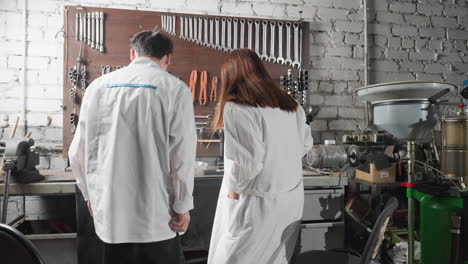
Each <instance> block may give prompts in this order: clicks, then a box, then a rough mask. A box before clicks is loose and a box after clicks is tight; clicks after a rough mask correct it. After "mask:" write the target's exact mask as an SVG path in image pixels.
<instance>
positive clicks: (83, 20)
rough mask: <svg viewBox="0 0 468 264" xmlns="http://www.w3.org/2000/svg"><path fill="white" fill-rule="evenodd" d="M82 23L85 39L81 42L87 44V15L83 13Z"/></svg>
mask: <svg viewBox="0 0 468 264" xmlns="http://www.w3.org/2000/svg"><path fill="white" fill-rule="evenodd" d="M81 23H83V37H82V40H81V41H83V42H86V40H87V39H88V32H87V31H86V29H87V28H88V27H87V25H86V13H83V14H82V15H81Z"/></svg>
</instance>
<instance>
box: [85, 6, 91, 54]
mask: <svg viewBox="0 0 468 264" xmlns="http://www.w3.org/2000/svg"><path fill="white" fill-rule="evenodd" d="M86 19H87V23H86V25H87V27H88V30H87V32H88V33H87V37H88V39H87V41H88V46H91V13H86Z"/></svg>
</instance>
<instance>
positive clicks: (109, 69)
mask: <svg viewBox="0 0 468 264" xmlns="http://www.w3.org/2000/svg"><path fill="white" fill-rule="evenodd" d="M110 72H111V66H110V65H106V73H110Z"/></svg>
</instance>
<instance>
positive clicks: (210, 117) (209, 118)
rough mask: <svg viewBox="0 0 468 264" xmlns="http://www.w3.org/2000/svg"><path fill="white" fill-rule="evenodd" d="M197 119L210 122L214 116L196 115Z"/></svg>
mask: <svg viewBox="0 0 468 264" xmlns="http://www.w3.org/2000/svg"><path fill="white" fill-rule="evenodd" d="M195 119H208V120H211V119H213V116H211V115H196V116H195Z"/></svg>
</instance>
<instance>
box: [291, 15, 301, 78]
mask: <svg viewBox="0 0 468 264" xmlns="http://www.w3.org/2000/svg"><path fill="white" fill-rule="evenodd" d="M293 27H294V61H293V63H292V66H293V67H294V68H297V69H299V68H300V67H301V62H300V61H299V60H300V59H299V23H297V22H295V23H294V24H293Z"/></svg>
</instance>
